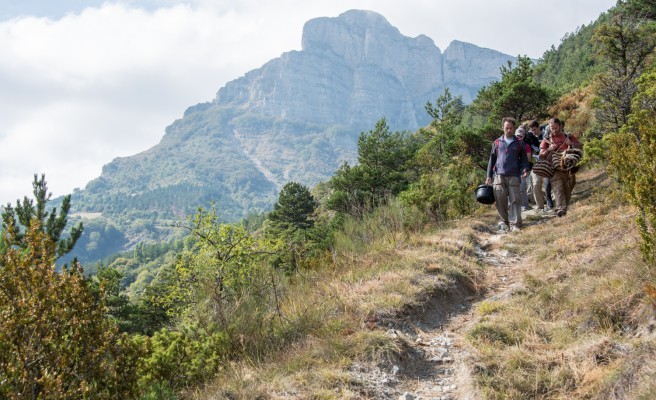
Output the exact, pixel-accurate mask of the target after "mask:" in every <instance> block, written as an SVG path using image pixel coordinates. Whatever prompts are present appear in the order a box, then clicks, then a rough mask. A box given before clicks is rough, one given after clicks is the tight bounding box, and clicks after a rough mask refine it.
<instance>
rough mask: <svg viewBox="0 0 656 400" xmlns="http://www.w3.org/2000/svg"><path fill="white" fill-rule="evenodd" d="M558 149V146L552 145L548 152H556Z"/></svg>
mask: <svg viewBox="0 0 656 400" xmlns="http://www.w3.org/2000/svg"><path fill="white" fill-rule="evenodd" d="M557 148H558V146H557V145H555V144H552V145H551V146H549V148H548V149H547V150H549V151H554V150H556V149H557Z"/></svg>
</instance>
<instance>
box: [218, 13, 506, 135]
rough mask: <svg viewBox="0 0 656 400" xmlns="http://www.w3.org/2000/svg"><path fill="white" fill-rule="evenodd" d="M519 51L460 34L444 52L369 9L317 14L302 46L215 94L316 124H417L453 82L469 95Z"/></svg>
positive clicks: (227, 100)
mask: <svg viewBox="0 0 656 400" xmlns="http://www.w3.org/2000/svg"><path fill="white" fill-rule="evenodd" d="M513 59H514V58H513V57H510V56H507V55H504V54H501V53H499V52H496V51H493V50H489V49H483V48H479V47H476V46H474V45H470V44H467V43H462V42H453V43H452V44H451V45H450V46H449V47H448V48H447V50H446V51H445V52H444V54H442V52H441V51H440V49H439V48H438V47H437V46H435V44H434V43H433V41H432V40H431V39H430V38H428V37H427V36H424V35H420V36H418V37H416V38H409V37H406V36H403V35H401V33H400V32H399V31H398V29H396V28H395V27H393V26H392V25H390V24H389V22H387V20H386V19H385V18H384V17H383V16H381V15H380V14H377V13H374V12H371V11H359V10H351V11H347V12H345V13H343V14H341V15H340V16H338V17H336V18H316V19H313V20H310V21H308V22H307V23H306V24H305V27H304V29H303V39H302V50H301V51H300V52H297V51H294V52H289V53H285V54H283V55H282V56H281V57H280V58H277V59H275V60H272V61H270V62H268V63H267V64H265V65H264V66H263V67H262V68H260V69H258V70H254V71H251V72H249V73H247V74H246V75H245V76H244V77H242V78H239V79H237V80H235V81H232V82H230V83H228V84H227V85H226V86H225V87H224V88H222V89H221V90H219V92H218V95H217V98H216V100H215V102H216V103H217V104H224V105H227V104H230V105H234V106H240V107H248V108H249V109H251V110H253V111H257V112H260V113H262V114H264V115H268V116H271V117H274V118H288V119H292V120H303V121H307V122H312V123H317V124H336V123H339V124H355V125H371V123H372V121H376V120H378V119H380V118H381V117H386V118H387V120H388V123H389V124H390V126H392V127H393V128H400V129H417V128H418V127H420V126H423V125H426V124H427V123H428V122H429V120H428V116H427V115H426V112H425V110H424V105H425V104H426V102H427V101H435V99H436V98H437V97H438V96H439V95H440V94H441V93H442V92H443V90H444V88H446V87H449V88H450V89H451V91H452V93H453V94H454V95H462V96H463V100H464V101H465V102H466V103H467V102H470V101H471V100H472V99H473V98H474V97H475V95H476V93H477V91H478V89H480V88H481V86H483V85H485V84H488V83H490V82H491V81H492V80H494V79H496V78H497V77H498V76H499V66H500V65H502V64H505V62H506V61H508V60H513Z"/></svg>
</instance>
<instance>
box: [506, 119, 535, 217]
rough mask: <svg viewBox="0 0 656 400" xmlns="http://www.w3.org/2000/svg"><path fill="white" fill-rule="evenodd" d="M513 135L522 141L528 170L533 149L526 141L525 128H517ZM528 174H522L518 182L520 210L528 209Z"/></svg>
mask: <svg viewBox="0 0 656 400" xmlns="http://www.w3.org/2000/svg"><path fill="white" fill-rule="evenodd" d="M515 137H516V138H517V140H519V141H520V142H521V143H522V146H523V147H524V150H525V151H526V158H528V165H529V170H530V169H531V166H532V165H533V163H531V158H532V154H533V150H532V149H531V146H530V145H529V144H528V143H526V140H525V139H526V129H525V128H524V127H523V126H520V127H519V128H517V130H516V131H515ZM530 176H531V175H527V176H522V177H521V181H520V184H519V199H520V204H521V206H522V211H527V210H528V180H529V179H530ZM511 211H512V210H511Z"/></svg>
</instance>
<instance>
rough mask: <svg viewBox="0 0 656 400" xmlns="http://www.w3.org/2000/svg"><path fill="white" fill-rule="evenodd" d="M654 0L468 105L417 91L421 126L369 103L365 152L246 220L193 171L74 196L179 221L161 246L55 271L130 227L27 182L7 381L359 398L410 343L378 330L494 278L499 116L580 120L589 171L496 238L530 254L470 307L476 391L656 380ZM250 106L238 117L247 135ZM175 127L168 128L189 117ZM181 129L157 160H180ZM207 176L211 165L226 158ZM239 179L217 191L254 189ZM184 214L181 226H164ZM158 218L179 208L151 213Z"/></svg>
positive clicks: (518, 392) (13, 260) (8, 393)
mask: <svg viewBox="0 0 656 400" xmlns="http://www.w3.org/2000/svg"><path fill="white" fill-rule="evenodd" d="M652 3H653V2H650V1H647V0H635V1H628V2H621V3H619V4H618V6H617V7H616V8H615V9H613V10H611V12H609V13H608V14H604V15H602V17H601V18H600V19H599V20H598V21H596V22H595V23H593V24H592V25H590V26H587V27H581V28H580V29H578V30H577V31H576V32H575V33H573V34H570V35H567V36H566V37H565V38H564V39H563V41H562V43H561V45H560V46H559V47H558V48H556V47H553V48H552V49H551V50H549V51H547V52H546V53H545V56H544V57H543V59H542V60H541V61H540V62H539V63H538V64H537V65H533V63H532V62H531V60H529V59H528V58H526V57H519V58H518V62H517V64H516V65H514V66H513V65H508V66H504V67H503V68H502V74H501V75H502V76H501V80H500V81H499V82H495V83H493V84H491V85H490V86H489V87H486V88H483V89H482V90H481V91H480V92H479V95H478V97H477V98H476V100H475V101H474V102H473V104H471V105H468V106H465V105H464V104H463V102H462V100H461V99H460V98H457V97H456V98H454V97H453V96H452V95H451V93H450V91H449V90H448V89H447V90H445V91H444V93H443V94H442V95H441V96H440V97H439V98H438V99H436V101H435V102H434V103H432V102H428V103H427V104H426V111H427V113H428V115H429V116H430V117H431V118H432V119H433V121H432V122H431V123H430V125H429V126H426V127H424V128H421V129H419V130H418V131H417V132H394V131H392V130H390V128H389V126H388V125H387V123H386V120H385V119H384V118H383V119H381V120H379V121H378V122H377V123H376V125H375V127H374V128H373V129H372V130H369V131H364V132H362V133H361V134H360V136H359V138H358V160H357V161H358V162H357V164H355V165H350V164H349V163H344V164H343V165H342V166H341V167H339V168H338V169H337V170H336V172H335V174H334V175H333V177H332V178H331V179H330V180H329V181H328V182H324V183H322V184H320V185H317V186H316V187H314V188H313V189H312V190H310V188H308V187H306V186H304V185H303V184H300V183H298V182H289V183H287V184H285V185H284V186H283V187H282V190H281V191H280V193H279V195H278V197H277V199H275V198H274V197H275V196H273V193H274V192H273V191H271V192H270V194H267V196H265V197H263V198H260V199H256V200H253V199H251V200H249V201H250V202H251V203H249V204H250V205H251V206H253V207H252V209H254V210H255V213H253V214H251V215H249V216H247V218H245V219H243V220H242V222H240V223H235V222H232V221H235V220H236V219H235V218H234V217H235V215H233V214H232V213H231V211H230V210H231V207H232V206H233V205H234V204H232V203H230V202H231V201H237V200H235V199H240V198H241V197H240V196H246V193H247V192H246V191H244V192H243V193H242V194H241V195H240V194H239V193H236V192H235V193H230V196H226V197H225V201H226V203H225V204H221V211H218V210H217V208H215V207H214V206H213V205H212V201H211V200H212V199H215V198H216V197H215V195H218V194H217V193H220V192H221V191H224V190H226V191H229V190H232V189H229V188H228V187H225V188H224V187H221V188H209V187H208V186H203V185H202V184H200V183H199V182H200V181H201V180H200V179H198V177H193V179H191V180H190V183H188V184H184V185H183V184H178V183H174V182H166V185H163V186H162V187H160V188H156V187H153V188H151V189H152V190H150V191H149V192H147V194H141V193H138V192H134V193H133V192H131V191H132V190H133V189H135V188H136V187H137V186H135V185H136V183H135V182H133V181H131V179H132V177H129V176H122V177H119V178H117V179H118V181H121V182H123V183H125V186H124V190H125V191H124V192H116V193H110V197H111V196H113V197H111V199H112V200H111V201H102V202H101V201H100V199H99V198H97V197H94V196H95V195H94V193H99V191H98V192H96V189H99V188H101V187H103V185H104V184H106V182H103V181H102V180H101V179H99V180H97V181H95V182H93V183H92V184H90V187H88V188H87V191H88V194H85V195H84V196H87V197H80V198H79V200H81V201H86V200H88V201H90V202H95V201H98V204H94V207H96V206H97V205H99V204H101V203H102V204H103V207H106V208H103V210H102V212H103V213H108V214H111V213H116V215H119V214H120V210H121V208H122V207H125V208H129V209H131V210H132V212H131V213H129V214H122V215H123V216H122V218H124V219H125V220H124V221H121V220H119V222H118V223H119V224H121V223H126V224H129V225H130V226H132V227H133V228H132V229H134V230H133V231H132V232H131V233H130V235H129V236H130V237H139V236H140V235H141V237H142V239H148V232H153V231H154V230H157V229H169V230H170V232H172V233H171V234H170V235H169V238H170V240H169V241H168V242H145V241H143V242H141V243H139V244H137V245H135V246H134V247H133V250H131V251H130V252H124V253H120V254H113V255H111V256H109V255H107V256H106V257H105V258H104V259H103V260H102V261H101V262H99V263H97V264H96V265H91V266H89V268H88V270H87V272H91V274H90V276H89V277H88V278H85V277H84V276H83V274H82V269H81V267H80V266H79V264H78V263H77V262H75V261H73V262H72V264H71V265H72V267H70V268H64V269H62V270H61V271H59V272H57V271H56V270H55V268H54V266H53V263H54V261H55V260H56V259H57V258H58V257H61V256H64V255H65V254H67V253H68V252H69V251H70V249H71V248H72V247H73V245H74V244H75V243H76V242H78V243H79V244H82V245H84V246H85V248H87V250H93V249H94V248H96V247H98V245H99V243H100V242H105V241H110V242H113V243H114V242H115V243H117V246H118V243H120V242H123V241H125V240H128V238H126V237H121V235H120V234H118V233H117V232H118V229H117V227H116V226H114V225H113V223H109V222H108V220H105V219H102V218H97V219H93V220H91V221H90V222H89V223H87V227H90V232H89V235H88V236H81V232H82V227H81V225H78V226H77V227H76V228H73V229H71V230H70V233H69V235H68V236H66V237H64V236H62V233H63V232H64V230H65V228H66V225H67V223H68V219H67V217H68V212H69V209H70V200H71V197H70V196H67V197H66V198H64V200H63V201H62V203H61V204H62V206H61V210H60V212H59V214H57V212H56V211H55V210H53V211H52V212H51V213H46V212H45V205H46V203H47V201H48V200H49V196H48V195H47V194H46V193H47V188H46V184H45V181H44V178H43V177H42V178H41V179H40V180H38V179H36V177H35V183H34V185H35V198H36V204H34V203H33V202H31V201H28V200H27V199H26V200H24V201H23V202H17V205H16V207H15V208H14V207H12V206H10V205H8V206H7V207H6V208H5V211H4V213H3V238H4V239H3V241H2V245H1V246H0V255H1V256H2V258H1V259H0V260H1V263H0V318H2V320H1V321H0V397H3V398H4V397H8V398H25V397H29V398H44V397H47V396H46V395H45V394H46V393H47V394H48V396H54V397H61V398H76V397H79V398H85V397H86V398H116V397H125V398H137V397H139V396H141V398H144V399H162V398H166V399H175V398H233V399H234V398H243V399H246V398H266V397H267V396H275V395H277V394H279V395H280V396H284V395H285V394H289V393H296V394H298V395H299V397H308V398H361V397H362V396H363V395H368V393H367V392H366V389H364V388H363V385H364V383H363V382H361V381H358V380H357V378H355V377H354V376H353V375H352V374H350V373H349V368H351V367H352V366H353V365H356V364H362V363H373V364H378V365H389V364H390V363H391V362H392V361H391V360H393V359H395V357H398V356H399V355H400V354H401V353H402V351H403V350H402V348H403V345H404V344H403V343H402V342H400V341H399V340H397V339H395V338H394V337H393V336H391V335H388V334H385V329H386V328H385V327H386V326H388V323H391V322H392V321H395V320H396V319H397V318H399V315H401V314H402V313H403V312H404V311H406V310H408V309H409V308H411V307H414V306H422V305H423V304H424V302H425V301H426V299H427V298H428V297H430V294H434V293H437V292H439V293H450V291H460V292H466V293H471V292H472V291H474V290H476V289H477V288H481V287H483V286H484V285H485V284H486V282H485V279H484V278H483V274H484V272H485V271H484V268H485V266H483V265H481V263H480V260H479V258H478V257H477V250H476V249H477V248H479V247H480V246H481V244H480V243H478V242H477V238H478V235H479V234H480V232H482V231H485V230H486V229H487V228H486V226H487V225H491V224H492V219H493V218H494V217H493V216H492V215H491V214H490V213H485V212H484V210H483V209H482V208H481V207H479V205H478V204H477V203H476V202H475V200H474V196H473V190H474V188H475V187H476V185H477V184H478V183H481V182H482V181H483V180H484V178H485V175H484V170H485V166H486V162H487V158H488V155H489V151H490V143H491V141H492V140H493V139H494V138H496V137H498V136H499V135H500V122H501V117H504V116H514V117H515V118H517V119H518V120H520V121H524V120H527V119H534V118H535V119H541V118H543V117H546V116H547V115H555V116H558V117H562V118H563V119H565V120H566V122H567V125H566V126H567V127H568V129H576V130H577V131H576V133H579V132H586V134H585V135H581V136H582V137H583V138H584V139H588V141H587V142H586V153H590V154H591V155H590V156H588V155H586V156H587V157H588V158H587V159H586V162H587V164H586V167H589V168H590V169H589V170H587V171H586V170H584V171H583V173H582V174H581V176H583V177H584V179H583V180H582V181H581V183H580V184H579V185H580V186H579V189H580V188H581V186H583V189H582V190H581V191H580V192H579V193H582V195H580V197H579V198H578V199H577V200H578V203H577V207H576V208H574V210H572V212H571V213H568V218H567V219H558V220H555V222H549V223H546V224H539V225H535V226H534V227H531V229H526V230H524V231H523V232H522V234H521V235H509V236H508V237H509V239H508V240H507V242H504V243H503V246H505V248H506V249H508V250H511V251H513V252H516V253H520V254H522V255H523V256H524V257H526V258H527V259H528V260H529V262H530V264H531V265H535V268H534V269H532V270H530V271H529V272H527V273H526V275H525V276H524V277H523V278H522V282H523V283H522V287H521V290H518V291H517V292H516V293H515V294H514V295H513V296H510V297H509V298H507V299H498V300H495V301H488V302H484V303H482V304H481V305H480V306H479V307H478V313H479V314H480V315H481V320H480V322H479V323H477V324H475V325H474V326H473V327H472V329H471V330H470V331H469V332H468V338H469V341H470V344H471V345H472V346H473V348H474V349H475V350H476V352H477V354H476V357H478V360H477V361H479V363H478V365H477V368H476V371H475V374H474V375H475V379H476V384H477V385H478V386H477V387H478V388H479V389H480V390H481V391H482V393H483V394H484V395H485V396H486V397H488V398H597V397H600V396H603V395H606V394H607V393H611V392H613V391H616V390H620V389H618V388H621V390H626V393H630V395H633V398H640V396H642V397H643V398H650V397H653V396H650V395H653V393H654V390H656V388H654V386H653V383H650V382H653V378H654V374H653V371H654V370H656V362H655V361H654V360H655V358H654V354H655V351H654V350H655V349H654V346H653V343H651V342H650V340H649V338H650V337H651V336H650V334H648V333H645V332H647V331H645V329H647V328H646V327H647V324H648V322H647V321H649V320H650V318H652V319H653V315H654V310H655V309H656V308H655V306H656V275H654V271H655V270H654V265H655V264H654V263H655V260H656V255H655V254H656V250H655V249H656V241H655V240H654V237H656V234H655V232H654V230H655V229H656V217H655V216H656V209H655V208H654V203H653V199H654V198H656V189H655V188H656V180H655V179H656V178H655V177H656V169H655V167H654V160H655V159H656V129H655V128H654V126H656V113H655V112H654V110H655V109H656V70H655V69H654V68H655V67H654V60H653V57H652V53H653V50H654V46H656V30H655V29H654V21H653V16H654V15H656V11H655V8H654V7H653V5H652ZM635 10H641V13H637V12H635ZM622 37H626V38H628V39H630V40H626V41H621V40H619V39H620V38H622ZM592 38H594V40H593V41H591V39H592ZM594 46H596V47H594ZM573 49H576V51H574V50H573ZM600 60H603V62H601V61H600ZM575 70H576V71H577V73H573V71H575ZM609 93H616V96H615V97H613V96H611V95H609ZM627 99H628V100H629V101H628V102H627ZM616 100H617V101H616ZM620 100H621V101H620ZM190 112H191V113H192V114H193V112H194V111H193V110H192V111H190ZM217 112H219V111H217ZM610 116H613V117H612V118H611V117H610ZM224 117H225V118H228V117H229V116H224ZM262 118H263V117H260V116H255V115H244V116H242V117H240V119H239V121H238V122H239V124H240V126H241V127H242V128H244V129H245V130H244V132H246V131H247V128H248V127H253V126H257V124H260V123H264V122H263V119H262ZM268 122H271V121H268ZM188 123H193V119H192V120H191V122H188ZM301 125H303V124H301ZM303 126H305V125H303ZM306 127H307V128H308V130H309V131H312V129H314V128H316V127H311V126H306ZM179 128H180V127H178V126H173V127H171V128H170V129H171V134H172V135H173V134H176V133H177V134H182V132H186V131H185V130H183V129H181V130H179V131H178V130H176V129H179ZM281 128H282V127H281ZM203 129H207V128H203ZM283 131H284V129H281V132H283ZM335 134H336V135H339V134H340V132H338V131H336V132H335ZM280 135H281V137H282V136H284V134H283V133H281V134H280ZM173 136H175V135H173ZM173 136H167V137H168V139H167V140H172V142H171V159H170V160H166V168H168V170H167V171H170V170H172V169H175V168H185V166H184V165H179V163H178V162H177V161H176V158H175V151H174V147H175V146H173V144H174V143H173V142H175V143H179V142H177V141H173V139H172V137H173ZM309 137H312V134H310V135H309ZM282 139H284V140H289V141H293V140H296V139H298V138H288V137H282ZM208 140H210V139H208ZM212 140H216V141H220V140H223V139H221V138H216V137H215V138H212V139H211V140H210V141H212ZM308 140H309V139H308ZM207 145H208V146H211V145H212V143H208V144H207ZM298 146H301V147H302V143H301V144H298ZM299 148H300V147H299ZM588 149H589V150H588ZM150 156H151V155H149V154H148V153H147V152H146V153H144V154H142V155H141V157H144V158H147V157H150ZM308 157H309V156H308ZM234 161H235V162H240V160H238V157H237V156H235V160H234ZM120 162H121V160H120V159H119V160H117V161H116V163H120ZM595 163H596V164H595ZM606 164H608V165H610V168H609V169H608V171H605V169H603V168H602V167H600V165H606ZM112 165H114V164H110V166H108V167H107V168H108V170H107V171H105V172H106V173H108V174H109V175H111V173H112V171H111V169H112V168H115V166H114V167H113V166H112ZM595 168H596V169H595ZM204 172H205V173H206V174H207V176H206V177H205V178H204V179H205V181H211V180H212V179H214V177H217V176H219V175H221V174H227V173H228V169H227V167H225V166H223V165H222V166H218V167H217V168H216V170H213V169H212V168H209V167H207V168H206V169H204ZM135 173H136V172H135ZM607 173H610V174H611V175H610V176H609V177H608V176H607V175H606V174H607ZM164 175H165V174H164ZM164 175H163V176H162V177H160V178H161V182H165V181H166V177H165V176H164ZM257 175H258V174H257V173H254V174H253V176H257ZM207 177H209V178H207ZM230 179H232V180H233V182H232V183H234V185H231V186H230V188H239V187H242V188H243V187H247V186H249V185H258V184H259V183H258V182H257V180H256V179H255V178H252V177H251V176H233V177H231V178H230ZM253 179H255V180H253ZM153 185H154V184H153ZM185 193H187V194H189V193H191V194H192V196H190V197H189V199H193V200H189V203H188V204H185V205H184V207H182V208H184V209H179V210H161V206H162V205H163V204H165V203H166V201H168V200H167V199H170V197H174V196H183V195H184V194H185ZM583 193H584V194H585V195H583ZM73 198H74V199H75V197H73ZM625 199H626V200H628V203H625V202H624V201H625ZM194 201H195V202H196V204H192V202H194ZM267 201H268V202H269V203H274V201H275V204H274V206H273V210H272V211H270V212H265V211H262V210H264V209H265V208H266V207H264V206H263V205H264V204H267V203H266V202H267ZM206 203H209V208H205V207H207V206H208V204H206ZM89 204H91V203H89ZM260 206H262V207H260ZM83 208H84V205H82V206H80V209H83ZM192 209H195V210H197V212H196V214H195V215H194V216H193V217H191V218H189V219H187V220H186V221H187V222H185V223H180V222H177V223H176V222H173V221H176V220H177V219H176V216H180V215H183V214H186V213H187V212H189V211H190V210H192ZM160 212H161V213H162V214H160ZM224 212H225V214H224ZM570 214H571V216H570ZM472 215H477V216H478V218H480V219H483V222H479V223H472V220H471V219H469V218H466V217H470V216H472ZM130 219H134V220H130ZM163 220H168V221H171V222H170V223H169V224H168V226H166V227H164V226H160V225H158V224H159V222H156V221H163ZM633 220H635V221H637V224H635V225H633V224H632V221H633ZM568 222H571V223H568ZM173 232H175V233H173ZM637 238H640V240H639V241H638V240H637ZM535 243H541V244H542V246H541V247H539V248H538V250H536V247H535V246H534V244H535ZM72 321H75V323H71V322H72ZM119 332H120V333H119ZM641 332H642V333H641ZM632 360H639V363H636V362H634V361H632ZM613 393H615V394H618V393H619V392H613ZM622 393H624V392H622ZM312 396H314V397H312Z"/></svg>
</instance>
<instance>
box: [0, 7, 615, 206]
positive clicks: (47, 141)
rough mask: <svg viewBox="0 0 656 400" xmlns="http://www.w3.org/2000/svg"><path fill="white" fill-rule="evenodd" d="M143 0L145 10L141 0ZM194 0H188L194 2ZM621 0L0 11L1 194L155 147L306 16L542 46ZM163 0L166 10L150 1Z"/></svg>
mask: <svg viewBox="0 0 656 400" xmlns="http://www.w3.org/2000/svg"><path fill="white" fill-rule="evenodd" d="M143 1H145V2H146V3H147V4H146V5H148V6H149V8H148V10H150V11H147V10H146V9H143V8H138V7H137V6H138V5H139V4H145V3H143ZM189 4H191V5H189ZM613 4H614V0H580V1H571V0H556V1H552V2H543V1H542V0H522V1H520V0H503V1H494V2H491V1H487V0H485V1H484V0H460V1H458V2H454V1H450V2H444V1H428V0H407V1H404V2H398V1H392V0H351V1H346V0H334V1H330V2H312V1H299V0H279V1H276V2H263V1H261V0H241V1H239V2H235V1H227V0H222V1H216V0H195V1H192V2H190V3H188V4H181V3H180V2H177V1H174V0H142V2H140V1H138V0H124V2H122V3H112V2H107V3H104V4H103V5H102V6H101V7H88V8H85V9H82V10H78V11H76V12H70V13H68V14H66V13H65V12H61V10H59V11H60V12H61V15H65V16H64V17H61V18H59V19H56V20H52V19H47V18H37V17H19V18H15V19H12V20H8V21H5V22H0V49H2V51H0V87H2V88H3V89H2V90H1V91H0V109H1V110H2V112H1V113H0V149H1V150H2V154H3V156H2V158H1V159H0V204H4V203H6V202H8V201H12V202H13V201H14V200H15V199H16V198H18V197H22V196H23V195H25V194H29V193H31V185H30V183H31V180H32V176H33V174H34V173H41V172H45V173H46V178H47V180H48V183H49V187H50V189H51V190H52V191H53V193H54V194H55V195H61V194H65V193H70V192H71V191H72V189H73V188H74V187H84V185H85V184H86V183H87V182H88V181H89V180H91V179H93V178H95V177H97V176H99V174H100V170H101V167H102V165H104V164H106V163H108V162H110V161H111V160H112V159H113V158H115V157H118V156H128V155H132V154H136V153H138V152H140V151H143V150H146V149H148V148H150V147H152V146H153V145H155V144H156V143H157V142H159V140H160V139H161V137H162V135H163V133H164V128H165V127H166V126H167V125H169V124H170V123H172V122H173V121H174V120H175V119H176V118H179V117H180V116H181V115H182V112H183V111H184V110H185V108H186V107H188V106H191V105H194V104H196V103H198V102H204V101H209V100H211V99H212V98H214V96H215V93H216V91H217V90H218V89H219V88H220V87H222V86H223V85H225V83H226V82H228V81H230V80H233V79H236V78H238V77H239V76H242V75H243V74H245V73H246V72H248V71H249V70H252V69H254V68H258V67H260V66H261V65H262V64H264V63H265V62H266V61H268V60H270V59H272V58H275V57H278V56H279V55H280V54H282V53H283V52H285V51H290V50H299V49H300V44H301V34H302V27H303V24H304V23H305V22H306V21H307V20H309V19H311V18H315V17H320V16H329V17H334V16H337V15H338V14H340V13H342V12H344V11H346V10H349V9H353V8H358V9H368V10H373V11H377V12H379V13H381V14H382V15H384V16H385V17H386V18H387V19H388V20H389V21H390V23H391V24H392V25H394V26H396V27H398V28H399V30H400V31H401V33H402V34H404V35H407V36H411V37H415V36H417V35H419V34H426V35H427V36H429V37H431V38H432V39H433V40H434V41H435V43H436V44H437V45H438V46H439V47H440V48H441V49H442V50H444V49H445V48H446V46H447V45H448V44H449V43H450V42H451V41H452V40H454V39H458V40H462V41H467V42H470V43H473V44H476V45H479V46H482V47H489V48H493V49H495V50H499V51H502V52H505V53H508V54H511V55H517V54H528V55H529V56H531V57H539V56H540V55H541V54H542V53H543V51H544V50H546V49H547V48H548V47H549V46H551V45H552V44H555V45H557V44H558V43H559V41H560V38H562V36H563V35H564V34H565V33H566V32H568V31H570V32H571V31H573V30H575V29H576V27H577V26H579V25H580V24H582V23H588V22H590V21H592V20H594V19H596V17H597V16H598V15H599V13H600V12H602V11H604V10H606V9H607V8H609V7H610V6H612V5H613ZM153 5H160V8H156V7H152V6H153Z"/></svg>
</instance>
